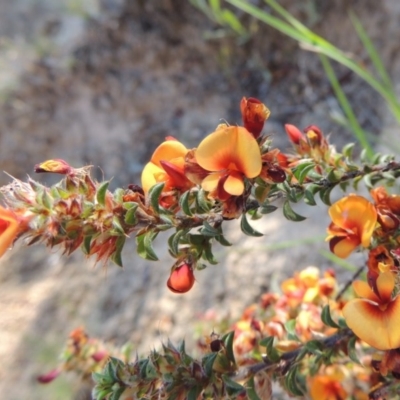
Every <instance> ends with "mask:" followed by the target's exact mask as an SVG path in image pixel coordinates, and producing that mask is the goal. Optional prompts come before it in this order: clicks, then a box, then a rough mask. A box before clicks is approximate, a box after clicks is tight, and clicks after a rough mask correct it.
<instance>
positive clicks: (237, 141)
mask: <svg viewBox="0 0 400 400" xmlns="http://www.w3.org/2000/svg"><path fill="white" fill-rule="evenodd" d="M196 160H197V162H198V164H199V165H200V166H201V167H202V168H204V169H206V170H208V171H222V170H232V171H239V172H242V173H243V174H244V175H245V176H247V177H248V178H254V177H256V176H257V175H259V174H260V172H261V153H260V148H259V146H258V143H257V141H256V140H255V139H254V137H253V135H252V134H251V133H250V132H248V131H247V129H245V128H243V127H237V126H228V127H223V128H220V129H218V130H217V131H215V132H213V133H211V134H210V135H208V136H207V137H206V138H205V139H204V140H203V141H202V142H201V143H200V145H199V147H198V148H197V150H196Z"/></svg>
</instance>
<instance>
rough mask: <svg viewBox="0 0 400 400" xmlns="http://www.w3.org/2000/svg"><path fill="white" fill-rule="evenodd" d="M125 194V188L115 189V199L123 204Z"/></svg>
mask: <svg viewBox="0 0 400 400" xmlns="http://www.w3.org/2000/svg"><path fill="white" fill-rule="evenodd" d="M124 194H125V190H124V189H121V188H118V189H115V191H114V200H115V201H116V202H117V203H119V204H122V203H123V197H124Z"/></svg>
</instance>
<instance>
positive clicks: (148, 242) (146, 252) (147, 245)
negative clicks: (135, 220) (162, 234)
mask: <svg viewBox="0 0 400 400" xmlns="http://www.w3.org/2000/svg"><path fill="white" fill-rule="evenodd" d="M156 236H157V232H153V231H149V232H146V233H143V234H141V235H139V236H136V244H137V252H138V254H139V256H140V257H142V258H144V259H145V260H151V261H157V260H158V257H157V255H156V253H155V252H154V249H153V240H154V239H155V238H156Z"/></svg>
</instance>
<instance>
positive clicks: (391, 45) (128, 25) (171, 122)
mask: <svg viewBox="0 0 400 400" xmlns="http://www.w3.org/2000/svg"><path fill="white" fill-rule="evenodd" d="M282 3H283V4H285V3H287V4H288V5H289V7H290V9H291V11H292V12H293V13H295V14H296V15H297V16H298V17H299V18H301V19H302V21H304V22H305V23H307V24H308V25H309V26H312V27H313V29H315V30H316V31H317V32H318V33H320V34H322V35H323V36H325V37H327V38H328V39H329V40H331V41H332V42H334V43H335V44H336V45H338V46H339V47H340V48H343V49H345V50H346V51H348V52H351V53H353V54H354V56H356V57H358V58H359V59H360V60H364V59H365V54H364V52H363V49H362V46H361V44H360V43H359V41H358V39H357V38H356V36H355V35H354V33H353V28H352V27H351V23H350V22H349V20H348V18H347V17H346V11H347V8H346V7H348V5H349V4H350V5H351V6H352V8H353V10H354V11H355V12H356V14H357V15H358V16H359V18H360V19H361V20H362V22H363V23H364V25H365V27H366V28H367V30H368V32H369V33H370V34H371V36H372V39H373V40H374V41H375V43H377V44H378V47H379V50H380V51H381V53H382V55H383V59H384V61H385V64H386V65H388V66H389V72H390V73H391V75H392V77H393V80H394V82H395V83H396V82H398V78H399V77H400V57H399V43H398V40H397V39H396V38H397V37H398V31H397V29H398V28H397V27H398V26H399V19H400V9H399V7H398V4H397V2H396V1H395V0H393V1H391V0H386V1H383V2H380V3H378V2H374V1H372V0H365V1H356V0H354V1H352V2H346V1H339V0H338V1H335V2H326V3H324V5H320V4H319V3H318V2H312V1H310V2H304V4H303V5H302V3H299V4H297V3H296V5H295V6H294V5H293V2H289V1H283V2H282ZM0 10H1V11H0V68H2V74H0V94H1V97H0V98H1V105H0V167H1V170H4V171H7V172H8V173H10V174H12V175H13V176H16V177H18V178H24V177H25V176H26V174H27V173H29V174H32V172H31V171H32V166H33V165H34V164H36V163H37V162H40V161H42V160H45V159H48V158H63V159H65V160H68V162H69V163H70V164H72V165H74V166H77V167H78V166H82V165H86V164H92V165H94V166H95V167H96V168H95V174H96V176H97V178H98V179H101V178H102V177H103V176H105V177H107V178H110V177H112V178H113V181H112V182H113V185H114V187H116V186H117V185H127V184H128V183H131V182H138V179H139V176H140V171H141V168H142V166H143V164H144V163H145V162H146V161H147V160H148V158H149V156H150V155H151V153H152V151H153V150H154V148H155V147H156V146H157V145H158V144H159V143H160V142H161V141H162V140H163V138H164V137H165V136H167V135H173V136H175V137H177V138H178V139H180V140H181V141H182V142H184V143H185V144H186V145H187V146H188V147H191V146H192V147H193V146H196V144H197V143H198V142H199V140H200V139H201V138H203V137H204V136H205V135H206V134H207V133H209V132H211V131H212V130H213V128H214V127H215V126H216V125H217V124H218V123H219V122H220V120H221V119H226V120H228V121H229V122H231V123H235V122H239V121H240V113H239V108H238V104H239V101H240V99H241V97H242V96H254V97H258V98H260V99H262V100H263V101H264V102H265V103H266V104H267V105H268V107H269V108H270V109H271V113H272V114H271V118H270V120H269V121H268V123H267V125H266V128H265V130H266V132H267V133H268V134H271V135H273V138H274V143H275V145H276V146H278V147H281V148H283V149H285V148H288V147H289V143H288V142H287V140H286V138H285V135H284V133H283V124H284V123H293V124H297V125H298V126H300V127H304V126H307V125H309V124H312V123H313V124H317V125H319V126H321V127H322V128H323V129H324V130H325V132H331V140H332V142H334V143H336V144H338V145H339V146H340V145H341V144H343V143H344V142H345V141H346V140H349V137H350V132H349V131H348V130H347V129H346V128H345V127H343V126H339V125H338V124H337V123H335V120H336V121H337V119H338V118H339V119H340V108H339V106H338V104H337V101H336V100H335V97H334V95H333V93H332V91H331V89H330V86H329V83H328V81H327V80H326V78H325V77H324V73H323V70H322V68H321V66H320V64H319V61H318V58H317V57H316V56H315V55H313V54H312V53H309V52H305V51H303V50H300V49H299V48H298V46H297V44H296V43H294V42H293V41H291V40H289V39H287V38H285V37H283V36H281V35H280V34H278V33H276V32H275V31H273V30H271V29H268V28H266V27H264V26H262V25H260V24H259V23H257V22H255V21H253V22H251V21H247V22H249V23H251V27H252V28H251V30H252V35H251V36H250V37H249V38H248V39H247V40H246V41H244V40H243V38H237V37H235V36H233V35H232V34H231V33H230V32H229V31H221V30H220V28H219V27H218V26H217V25H215V24H214V23H213V22H212V21H210V20H208V19H207V18H206V17H205V16H203V15H202V14H201V13H200V12H198V11H197V10H196V9H195V8H193V6H192V5H191V4H189V3H188V2H186V1H184V0H176V1H171V0H162V1H137V2H132V1H129V0H125V1H124V0H103V1H101V2H99V3H97V2H96V1H95V0H93V1H90V2H89V1H88V2H85V7H83V6H80V2H74V1H72V0H63V1H60V2H59V3H58V4H57V6H55V5H54V4H53V2H51V1H46V0H36V1H28V0H16V1H13V2H9V1H7V0H0ZM243 19H244V20H248V18H247V17H243ZM205 37H207V38H208V39H207V40H206V39H205ZM337 72H338V76H339V78H340V81H341V83H342V85H343V88H344V90H345V91H346V93H347V95H348V96H349V98H350V100H351V102H352V104H353V105H354V106H355V110H356V112H357V116H358V117H359V119H360V121H361V123H362V125H363V127H365V128H366V129H368V130H369V131H370V132H372V133H373V134H374V136H375V137H377V138H379V140H380V141H381V143H382V142H383V143H384V142H385V141H386V142H390V140H392V139H391V137H392V136H391V135H395V134H396V133H397V127H396V126H395V125H394V123H393V122H392V120H391V118H390V116H389V113H388V111H387V110H386V108H385V105H384V103H383V101H380V99H379V97H378V96H377V95H376V94H375V93H374V92H373V91H372V89H370V88H369V87H368V86H367V85H366V84H365V83H363V82H362V81H360V80H359V79H358V78H356V77H355V76H354V75H352V74H350V73H348V72H347V71H346V70H345V69H342V68H337ZM382 137H383V141H382ZM40 178H41V179H45V178H46V179H50V181H51V178H47V177H45V178H42V177H40ZM8 180H9V178H8V176H7V175H5V174H2V175H0V183H2V184H4V183H6V182H8ZM299 211H300V212H303V214H305V215H307V216H308V217H309V218H308V222H307V224H305V223H302V224H300V225H298V226H297V225H296V224H294V223H289V222H287V221H285V220H284V218H283V217H282V216H281V213H279V212H276V213H275V214H272V215H270V216H268V217H266V218H264V219H262V220H261V221H258V222H257V224H256V227H257V228H258V229H259V230H260V231H262V232H263V233H264V234H265V236H264V237H262V238H259V239H254V238H251V239H247V238H244V237H243V235H242V234H241V233H240V231H239V229H238V227H237V224H235V223H230V224H227V225H229V227H228V230H229V234H228V236H229V237H230V239H231V241H232V242H233V243H234V244H235V245H234V246H233V247H232V248H230V249H228V250H226V249H220V250H219V252H218V253H217V257H218V258H219V260H221V264H219V265H217V266H212V267H209V268H207V269H206V270H204V271H202V272H200V273H199V274H198V275H197V284H196V285H195V288H194V289H193V290H192V291H191V292H190V293H188V294H187V295H185V296H179V295H173V294H171V293H170V292H169V291H168V290H167V289H166V286H165V281H166V278H167V274H168V270H169V267H170V264H171V260H170V258H169V256H168V253H167V249H166V246H165V244H164V242H165V238H164V240H163V238H160V240H158V245H157V253H158V255H159V257H160V261H158V262H148V261H144V260H142V259H140V258H139V257H138V256H137V255H136V254H135V249H134V244H133V243H132V245H128V246H126V247H127V249H126V251H125V254H124V260H125V267H124V269H122V270H121V269H118V268H117V267H115V266H113V265H110V266H109V267H108V268H106V269H104V268H101V267H99V266H97V267H94V266H93V263H92V262H91V261H90V260H85V259H84V258H83V257H82V256H81V255H80V254H75V255H73V256H71V257H70V258H65V257H61V256H60V254H59V253H57V252H54V251H53V252H48V251H46V250H45V249H43V248H41V247H40V246H39V247H33V248H29V249H26V248H20V246H16V247H17V248H16V249H14V251H12V252H9V253H8V254H7V255H6V256H5V257H4V258H3V259H2V260H1V263H0V287H1V290H0V303H1V304H2V312H1V314H0V358H1V360H2V363H1V365H0V393H1V394H2V395H3V396H2V397H6V396H7V398H8V399H10V400H20V399H26V398H30V399H32V400H36V399H49V400H50V399H51V400H53V399H57V400H66V399H72V398H76V399H79V398H84V394H83V392H79V390H78V386H79V385H77V384H76V381H75V380H74V379H73V377H70V376H67V377H62V378H59V379H58V380H57V381H55V383H53V384H51V385H49V386H45V387H43V386H38V385H37V383H36V381H35V377H36V376H37V375H38V374H40V373H42V372H45V371H47V370H50V369H52V367H53V366H55V365H56V362H57V355H58V353H59V351H60V348H61V346H62V344H63V343H64V341H65V338H66V337H67V335H68V332H69V331H70V330H72V329H73V328H75V327H77V326H81V325H82V326H85V327H86V328H87V330H88V331H89V333H90V334H91V335H94V336H99V337H103V338H104V339H107V340H111V341H113V342H114V343H116V344H118V345H120V344H123V343H125V342H126V341H128V340H130V341H132V342H133V343H134V345H135V348H136V349H137V350H138V351H139V352H147V351H149V350H151V349H152V348H154V347H157V346H159V345H160V343H161V342H162V341H163V340H166V339H167V338H171V339H172V340H179V339H181V338H183V337H184V338H185V339H186V340H187V341H188V342H189V343H188V346H190V345H193V332H196V331H198V324H199V320H200V319H201V318H202V316H204V315H205V313H207V312H208V313H211V312H215V313H216V314H217V315H219V316H221V317H223V316H226V315H231V316H233V317H234V316H238V315H240V313H241V310H242V309H243V308H244V306H245V305H247V304H250V303H251V302H253V301H255V300H256V299H257V297H258V296H259V295H260V294H261V293H262V292H263V291H265V290H266V289H268V288H271V287H272V288H274V287H277V286H278V284H279V281H280V279H282V277H283V276H285V275H287V274H288V273H290V272H292V271H294V270H296V269H300V268H302V267H305V266H307V265H310V264H316V265H319V266H321V267H323V268H324V267H328V266H332V265H330V264H329V262H328V261H327V260H326V259H325V258H323V257H322V256H321V254H320V252H319V250H320V249H321V248H324V246H325V244H324V242H323V240H324V239H323V237H324V232H325V227H326V223H327V221H326V217H325V213H326V211H325V209H324V208H323V207H321V208H317V209H314V208H313V209H311V208H299ZM79 396H80V397H79Z"/></svg>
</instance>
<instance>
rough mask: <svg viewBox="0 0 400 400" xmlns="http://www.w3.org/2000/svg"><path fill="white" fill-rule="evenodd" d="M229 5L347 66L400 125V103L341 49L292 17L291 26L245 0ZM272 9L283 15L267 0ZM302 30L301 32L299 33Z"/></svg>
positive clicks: (231, 0) (280, 9) (274, 3)
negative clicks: (374, 94)
mask: <svg viewBox="0 0 400 400" xmlns="http://www.w3.org/2000/svg"><path fill="white" fill-rule="evenodd" d="M226 1H227V2H228V3H230V4H232V5H233V6H235V7H236V8H238V9H240V10H242V11H244V12H245V13H247V14H249V15H251V16H253V17H254V18H256V19H258V20H260V21H262V22H264V23H266V24H267V25H270V26H272V27H273V28H275V29H277V30H278V31H280V32H281V33H283V34H285V35H287V36H289V37H291V38H292V39H295V40H297V41H299V42H300V43H301V44H302V45H303V47H304V48H305V49H307V50H309V51H314V52H317V53H320V54H324V55H326V56H328V57H329V58H331V59H332V60H335V61H337V62H339V63H340V64H342V65H344V66H346V67H347V68H349V69H350V70H351V71H353V72H354V73H356V74H357V75H358V76H360V77H361V78H362V79H364V80H365V81H366V82H367V83H368V84H369V85H370V86H371V87H372V88H374V89H375V90H376V91H377V92H378V93H379V94H380V95H381V96H382V97H383V98H384V99H385V100H386V101H387V104H388V106H389V108H390V110H391V112H392V113H393V115H394V116H395V118H396V119H397V121H398V122H399V123H400V103H399V102H398V101H397V99H395V98H394V97H393V95H392V93H391V92H389V91H388V89H387V88H386V86H385V85H383V84H382V83H380V82H379V81H378V80H377V79H375V78H374V76H373V75H372V74H371V73H369V72H368V71H367V70H366V69H365V68H363V67H361V66H360V65H359V64H358V63H357V62H355V61H354V60H353V59H352V58H351V57H350V56H348V55H347V54H345V53H343V52H342V51H341V50H340V49H338V48H337V47H335V46H334V45H332V44H331V43H329V42H328V41H327V40H325V39H323V38H322V37H320V36H318V35H317V34H315V33H313V32H312V31H310V30H309V29H308V28H306V27H305V26H304V25H303V24H301V23H300V22H298V21H297V22H295V19H294V17H292V16H291V17H290V21H291V24H288V23H286V22H285V21H282V20H280V19H279V18H276V17H273V16H272V15H271V14H269V13H267V12H265V11H263V10H261V9H260V8H258V7H256V6H254V5H252V4H250V3H248V2H247V1H244V0H226ZM266 1H267V2H268V4H269V5H270V6H271V7H274V9H275V10H276V11H277V12H280V13H281V14H282V8H279V7H280V6H279V5H278V6H277V3H276V2H275V0H266ZM282 16H284V17H285V18H286V19H287V20H288V19H289V16H288V15H287V12H286V11H284V13H283V14H282ZM294 26H296V28H297V29H296V28H295V27H294ZM299 29H300V31H299Z"/></svg>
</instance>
